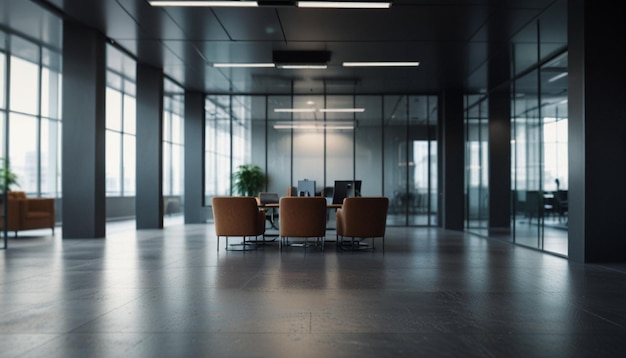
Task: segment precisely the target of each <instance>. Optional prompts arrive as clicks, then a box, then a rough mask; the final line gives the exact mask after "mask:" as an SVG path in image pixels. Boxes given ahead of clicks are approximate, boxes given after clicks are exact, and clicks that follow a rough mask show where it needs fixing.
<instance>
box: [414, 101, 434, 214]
mask: <svg viewBox="0 0 626 358" xmlns="http://www.w3.org/2000/svg"><path fill="white" fill-rule="evenodd" d="M408 111H409V113H408V133H409V141H408V144H409V151H408V153H407V157H408V163H407V170H408V173H407V174H408V182H407V184H408V188H407V190H408V224H409V225H411V226H415V225H421V226H425V225H431V224H432V223H433V221H434V220H436V210H433V208H432V203H433V197H436V189H437V186H436V184H435V183H436V181H435V183H433V182H432V179H433V178H435V179H436V175H435V176H434V177H433V175H432V173H431V170H433V169H435V172H436V168H437V167H436V165H435V166H433V165H432V163H433V162H434V163H437V153H436V152H434V153H433V151H432V149H433V145H432V143H433V142H434V143H436V135H437V127H436V118H437V105H436V97H428V96H410V97H409V99H408ZM433 117H434V118H435V119H433ZM433 123H435V125H433ZM435 147H436V146H435Z"/></svg>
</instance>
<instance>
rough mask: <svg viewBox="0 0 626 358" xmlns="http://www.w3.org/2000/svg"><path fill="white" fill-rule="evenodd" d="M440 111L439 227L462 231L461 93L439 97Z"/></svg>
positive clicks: (463, 174) (462, 150)
mask: <svg viewBox="0 0 626 358" xmlns="http://www.w3.org/2000/svg"><path fill="white" fill-rule="evenodd" d="M440 101H441V102H440V103H441V105H440V106H439V108H442V109H443V110H442V113H441V121H440V123H441V125H440V126H439V127H440V134H441V135H440V138H442V140H441V142H442V143H441V148H442V150H441V153H442V154H443V156H442V161H441V163H442V169H441V178H442V181H441V184H442V185H440V188H442V194H443V196H442V198H441V203H442V205H441V212H442V214H443V217H442V218H441V220H442V227H443V228H445V229H449V230H463V222H464V210H463V208H464V207H465V199H464V190H463V187H464V181H465V179H464V178H465V171H464V168H465V155H464V153H465V150H464V146H465V143H464V135H463V133H464V131H463V91H462V90H461V89H449V90H446V91H444V92H443V94H442V95H441V96H440Z"/></svg>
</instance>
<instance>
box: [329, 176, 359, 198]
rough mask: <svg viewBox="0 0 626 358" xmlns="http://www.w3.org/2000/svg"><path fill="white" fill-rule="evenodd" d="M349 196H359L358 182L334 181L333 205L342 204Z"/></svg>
mask: <svg viewBox="0 0 626 358" xmlns="http://www.w3.org/2000/svg"><path fill="white" fill-rule="evenodd" d="M351 196H361V181H360V180H335V190H334V191H333V204H343V199H345V198H349V197H351Z"/></svg>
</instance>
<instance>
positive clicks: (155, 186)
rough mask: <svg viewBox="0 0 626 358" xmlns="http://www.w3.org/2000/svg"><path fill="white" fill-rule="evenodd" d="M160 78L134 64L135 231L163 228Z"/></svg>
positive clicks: (150, 69)
mask: <svg viewBox="0 0 626 358" xmlns="http://www.w3.org/2000/svg"><path fill="white" fill-rule="evenodd" d="M163 79H164V77H163V71H162V70H161V69H160V68H156V67H152V66H148V65H144V64H138V65H137V129H136V130H137V167H136V169H137V174H136V175H137V196H136V199H135V203H136V205H135V208H136V218H137V229H160V228H163Z"/></svg>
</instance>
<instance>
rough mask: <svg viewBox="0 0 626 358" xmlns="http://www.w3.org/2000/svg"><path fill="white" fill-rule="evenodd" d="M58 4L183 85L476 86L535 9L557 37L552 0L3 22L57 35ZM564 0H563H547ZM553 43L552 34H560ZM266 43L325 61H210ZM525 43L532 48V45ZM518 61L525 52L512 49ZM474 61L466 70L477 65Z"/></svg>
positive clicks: (394, 89)
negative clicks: (316, 66) (403, 64)
mask: <svg viewBox="0 0 626 358" xmlns="http://www.w3.org/2000/svg"><path fill="white" fill-rule="evenodd" d="M36 3H38V4H44V5H45V7H46V8H49V9H55V8H56V9H58V11H53V12H55V13H56V12H59V13H65V15H66V16H67V17H68V18H71V19H75V20H77V21H79V22H81V23H83V24H85V25H86V26H90V27H94V28H95V29H97V30H99V31H101V32H102V33H104V34H105V35H106V36H107V37H108V38H109V39H111V40H112V41H113V42H114V43H116V45H117V46H119V47H121V48H123V49H124V50H125V51H126V52H127V53H130V54H131V55H132V56H134V57H136V59H137V60H138V61H139V62H141V63H146V64H149V65H153V66H158V67H163V69H164V72H165V74H166V75H167V76H169V77H170V78H172V79H174V80H175V81H177V82H178V83H180V84H182V85H184V86H186V87H187V88H189V89H192V90H198V91H205V92H216V93H228V92H235V93H248V94H250V93H275V94H283V93H285V94H288V93H292V92H293V93H301V94H305V93H311V92H327V93H357V94H358V93H401V92H411V93H425V92H436V91H439V90H441V88H442V87H445V86H454V87H458V86H462V85H467V82H465V80H466V79H467V78H470V79H471V78H473V79H471V80H470V82H471V85H472V87H481V84H482V82H484V70H482V69H484V65H485V63H486V61H487V59H488V58H489V51H490V50H491V48H492V47H493V46H491V45H490V46H488V45H487V44H493V43H501V44H500V45H504V46H505V47H504V48H506V46H507V43H508V41H509V40H510V39H511V38H515V40H516V46H517V48H518V49H521V48H524V41H523V39H522V36H520V34H519V31H520V29H521V28H523V27H524V26H525V25H527V24H528V23H530V22H531V21H533V20H534V19H536V18H538V17H539V16H542V15H545V16H546V19H545V21H544V24H545V25H544V26H545V31H544V32H543V34H544V37H545V39H546V40H547V41H548V42H549V45H550V46H547V47H546V48H545V51H553V50H554V49H555V48H558V47H559V46H560V45H561V44H562V41H563V38H562V36H561V35H562V33H563V30H562V29H563V24H562V22H563V17H562V16H559V15H558V13H559V12H563V9H555V10H554V14H553V15H552V16H550V15H549V14H550V13H551V11H550V9H548V10H547V11H546V10H545V9H546V7H549V6H551V5H552V4H553V3H555V0H499V1H493V0H395V1H394V3H393V5H392V7H391V9H388V10H346V9H335V10H328V9H326V10H325V9H299V8H295V7H262V8H255V9H240V8H176V7H174V8H156V7H152V6H150V5H149V4H148V2H147V1H146V0H89V1H86V0H32V1H24V0H3V1H0V10H1V11H2V12H1V13H0V21H1V22H2V25H4V26H8V27H10V28H13V29H15V31H18V32H20V33H24V34H27V35H28V36H29V37H31V38H34V39H36V40H38V41H42V42H47V43H50V44H54V45H53V46H57V47H60V43H61V40H62V39H61V33H60V31H59V30H58V28H59V26H58V24H59V21H60V20H59V18H58V17H56V16H54V15H52V14H51V13H49V12H47V11H43V10H42V9H41V8H39V7H37V6H35V5H36ZM556 3H558V4H563V3H565V1H563V0H557V1H556ZM561 47H562V46H561ZM273 50H328V51H330V52H331V60H330V62H329V68H328V69H327V70H325V71H319V70H318V71H312V70H307V71H286V70H280V69H218V68H214V67H212V66H211V64H212V63H215V62H269V61H271V59H272V51H273ZM531 55H532V54H531ZM392 60H398V61H400V60H415V61H420V63H421V65H420V66H419V67H417V68H382V69H380V68H361V69H354V68H343V67H342V66H341V63H342V62H343V61H392ZM516 61H518V62H522V61H524V59H522V58H519V57H517V58H516ZM477 70H478V71H479V72H480V71H482V72H480V73H478V74H476V75H474V76H473V77H471V74H472V73H473V72H475V71H477Z"/></svg>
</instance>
